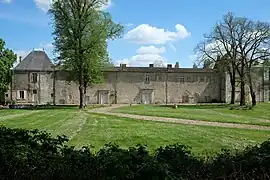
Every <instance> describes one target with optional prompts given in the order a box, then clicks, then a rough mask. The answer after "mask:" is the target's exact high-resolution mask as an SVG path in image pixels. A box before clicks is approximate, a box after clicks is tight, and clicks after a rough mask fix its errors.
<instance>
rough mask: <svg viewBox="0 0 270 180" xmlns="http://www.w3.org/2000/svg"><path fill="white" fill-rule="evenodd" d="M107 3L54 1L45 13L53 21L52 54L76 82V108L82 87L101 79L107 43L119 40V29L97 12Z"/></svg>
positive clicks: (76, 0)
mask: <svg viewBox="0 0 270 180" xmlns="http://www.w3.org/2000/svg"><path fill="white" fill-rule="evenodd" d="M106 3H107V0H54V1H53V3H52V7H51V9H50V10H49V13H50V14H51V17H52V20H53V28H54V31H53V35H54V45H55V52H56V53H57V54H59V58H60V59H61V60H62V67H63V68H64V69H66V70H68V71H69V72H70V74H71V75H72V79H73V80H74V81H75V82H77V83H78V85H79V92H80V108H83V107H84V95H85V93H86V88H87V87H88V86H89V85H91V84H93V83H98V82H100V80H101V79H102V68H103V67H104V66H103V65H104V64H107V63H104V62H105V61H108V53H107V40H108V39H115V38H117V37H119V36H120V35H121V34H122V32H123V26H122V25H120V24H117V23H115V22H113V20H112V18H111V16H110V14H109V13H106V12H103V11H101V10H100V8H101V7H102V6H104V5H105V4H106Z"/></svg>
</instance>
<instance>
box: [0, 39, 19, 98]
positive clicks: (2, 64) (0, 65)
mask: <svg viewBox="0 0 270 180" xmlns="http://www.w3.org/2000/svg"><path fill="white" fill-rule="evenodd" d="M16 59H17V55H16V54H14V53H13V51H12V50H10V49H7V48H5V41H4V40H3V39H0V101H3V99H2V98H3V94H4V93H5V92H7V91H8V89H9V85H10V83H11V82H12V67H13V64H14V62H15V61H16Z"/></svg>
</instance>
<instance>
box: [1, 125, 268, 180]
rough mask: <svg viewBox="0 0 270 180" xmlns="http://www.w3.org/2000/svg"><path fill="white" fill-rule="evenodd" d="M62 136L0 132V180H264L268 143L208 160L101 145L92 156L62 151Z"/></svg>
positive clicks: (179, 150) (185, 152) (181, 150)
mask: <svg viewBox="0 0 270 180" xmlns="http://www.w3.org/2000/svg"><path fill="white" fill-rule="evenodd" d="M67 141H68V139H67V137H65V136H58V137H57V138H52V137H51V136H50V134H48V133H46V132H41V131H38V130H32V131H28V130H23V129H8V128H5V127H0V174H1V179H60V180H61V179H95V180H104V179H268V178H269V176H270V156H269V153H270V140H268V141H265V142H264V143H262V144H260V145H257V146H253V147H247V148H246V149H245V150H244V151H237V152H235V153H232V152H230V151H228V150H225V149H224V150H222V151H221V153H219V154H217V155H216V156H213V157H212V158H209V159H202V158H199V157H196V156H194V155H192V154H191V152H190V150H189V148H188V147H186V146H183V145H179V144H176V145H172V146H166V147H160V148H159V149H157V150H156V152H155V153H154V154H149V152H148V150H147V149H146V147H145V146H141V145H138V146H137V147H132V148H128V149H121V148H119V147H118V146H117V145H114V144H107V145H105V146H104V148H102V149H100V150H99V151H98V152H97V153H93V152H91V149H89V148H88V147H83V148H82V149H75V148H74V147H68V146H66V145H65V143H66V142H67Z"/></svg>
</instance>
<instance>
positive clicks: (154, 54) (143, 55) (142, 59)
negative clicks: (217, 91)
mask: <svg viewBox="0 0 270 180" xmlns="http://www.w3.org/2000/svg"><path fill="white" fill-rule="evenodd" d="M165 52H166V49H165V47H161V48H157V47H155V46H147V47H146V46H142V47H140V48H139V49H137V51H136V53H137V55H135V56H132V57H131V58H125V59H122V60H120V61H118V62H117V65H119V64H121V63H122V64H127V66H132V67H148V66H149V64H158V65H159V66H160V65H162V64H163V65H166V64H167V63H166V62H167V60H166V58H165V57H163V56H162V55H161V54H163V53H165Z"/></svg>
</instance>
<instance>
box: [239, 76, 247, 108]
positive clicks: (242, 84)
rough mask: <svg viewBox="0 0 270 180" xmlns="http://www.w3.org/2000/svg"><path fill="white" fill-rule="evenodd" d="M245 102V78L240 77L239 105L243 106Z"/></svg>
mask: <svg viewBox="0 0 270 180" xmlns="http://www.w3.org/2000/svg"><path fill="white" fill-rule="evenodd" d="M245 104H246V92H245V80H244V77H241V82H240V106H244V105H245Z"/></svg>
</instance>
